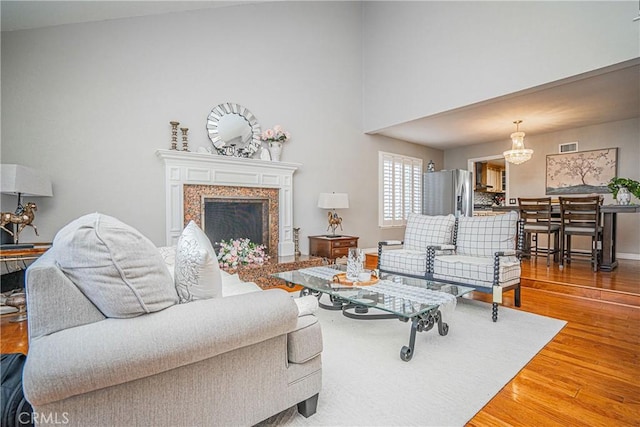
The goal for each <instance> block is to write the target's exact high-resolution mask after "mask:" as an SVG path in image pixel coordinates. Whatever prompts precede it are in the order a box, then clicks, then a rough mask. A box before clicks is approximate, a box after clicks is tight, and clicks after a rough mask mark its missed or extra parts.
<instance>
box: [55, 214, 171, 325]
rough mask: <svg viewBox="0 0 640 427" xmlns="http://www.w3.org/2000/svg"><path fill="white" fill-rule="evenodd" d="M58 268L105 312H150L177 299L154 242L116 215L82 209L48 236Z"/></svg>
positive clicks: (117, 314)
mask: <svg viewBox="0 0 640 427" xmlns="http://www.w3.org/2000/svg"><path fill="white" fill-rule="evenodd" d="M53 250H54V253H55V256H56V260H57V263H58V265H59V267H60V269H61V270H62V271H63V273H64V274H65V275H66V276H67V277H68V278H69V279H70V280H71V281H72V282H73V283H74V284H75V285H76V286H77V287H78V288H79V289H80V290H81V291H82V293H83V294H84V295H85V296H86V297H87V298H88V299H89V300H90V301H91V302H92V303H93V304H94V305H95V306H96V307H97V308H98V309H99V310H100V311H101V312H102V313H103V314H104V315H105V316H107V317H115V318H128V317H135V316H139V315H141V314H145V313H152V312H154V311H159V310H162V309H165V308H167V307H170V306H172V305H174V304H177V302H178V295H177V294H176V290H175V287H174V285H173V280H172V277H171V275H170V274H169V271H168V270H167V268H166V267H165V264H164V261H163V260H162V257H161V256H160V253H159V252H158V249H157V248H156V247H155V245H154V244H153V243H152V242H151V241H150V240H149V239H147V238H146V237H145V236H143V235H142V234H140V232H138V231H137V230H136V229H134V228H133V227H130V226H128V225H126V224H124V223H122V222H120V221H119V220H117V219H116V218H113V217H110V216H107V215H102V214H99V213H95V214H89V215H85V216H83V217H80V218H78V219H76V220H75V221H72V222H71V223H70V224H68V225H66V226H65V227H63V228H62V229H61V230H60V231H59V232H58V233H57V234H56V236H55V238H54V240H53Z"/></svg>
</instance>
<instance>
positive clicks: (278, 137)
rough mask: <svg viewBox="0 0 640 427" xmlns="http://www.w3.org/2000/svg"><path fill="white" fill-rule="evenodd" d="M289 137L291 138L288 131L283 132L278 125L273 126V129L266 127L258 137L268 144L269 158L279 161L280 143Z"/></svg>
mask: <svg viewBox="0 0 640 427" xmlns="http://www.w3.org/2000/svg"><path fill="white" fill-rule="evenodd" d="M289 138H291V135H290V134H289V132H285V130H284V129H282V126H280V125H276V126H274V127H273V129H266V130H264V131H263V132H262V134H260V139H261V140H263V141H265V142H267V143H268V144H269V153H270V154H271V160H273V161H274V162H279V161H280V154H282V143H283V142H285V141H287V140H288V139H289Z"/></svg>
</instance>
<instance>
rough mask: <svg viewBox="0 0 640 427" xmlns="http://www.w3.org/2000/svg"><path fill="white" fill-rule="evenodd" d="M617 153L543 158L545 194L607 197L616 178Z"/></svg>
mask: <svg viewBox="0 0 640 427" xmlns="http://www.w3.org/2000/svg"><path fill="white" fill-rule="evenodd" d="M617 164H618V149H617V148H604V149H602V150H591V151H579V152H575V153H566V154H549V155H547V182H546V189H547V190H546V194H547V195H554V194H589V193H609V192H610V191H609V189H608V188H607V184H608V183H609V180H611V178H613V177H614V176H616V168H617Z"/></svg>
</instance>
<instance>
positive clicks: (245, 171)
mask: <svg viewBox="0 0 640 427" xmlns="http://www.w3.org/2000/svg"><path fill="white" fill-rule="evenodd" d="M156 155H157V156H158V157H160V158H161V159H162V160H163V161H164V165H165V193H166V234H165V236H166V244H167V245H175V244H176V243H177V242H178V238H179V237H180V234H181V233H182V230H183V228H184V226H185V225H186V223H187V222H188V220H189V219H194V221H195V222H196V223H197V222H198V221H197V219H198V218H197V217H194V214H193V212H192V210H191V208H192V207H193V206H194V205H196V204H197V205H198V207H199V206H200V205H201V199H202V196H210V195H219V196H228V195H233V196H234V197H235V196H239V195H240V196H241V195H242V194H244V195H247V197H254V196H255V195H256V194H258V195H260V196H262V195H265V194H266V195H267V196H266V197H265V198H269V194H271V196H270V197H271V198H270V203H269V204H270V208H269V214H270V216H271V215H272V214H273V215H276V214H277V218H273V219H274V221H271V220H270V225H269V227H270V239H269V240H270V245H269V246H270V254H273V255H275V252H274V250H273V249H272V248H274V247H277V256H279V257H284V256H293V255H294V252H295V247H294V243H293V174H294V172H295V171H296V170H297V169H298V168H299V167H300V166H301V165H300V164H297V163H283V162H271V161H266V160H259V159H246V158H240V157H227V156H220V155H214V154H208V153H191V152H184V151H176V150H157V151H156ZM221 187H230V188H228V189H221ZM185 188H187V190H186V191H185ZM216 189H217V190H216ZM260 189H263V190H260ZM269 189H277V190H278V191H277V195H276V192H274V191H272V190H271V191H269ZM219 190H221V191H219ZM198 192H200V193H198ZM237 193H241V194H237ZM276 198H277V204H276V203H272V202H271V201H273V202H275V201H276V200H275V199H276ZM271 205H273V206H271ZM185 207H186V209H185ZM273 226H275V229H272V227H273ZM272 232H273V233H274V234H275V238H274V236H271V233H272Z"/></svg>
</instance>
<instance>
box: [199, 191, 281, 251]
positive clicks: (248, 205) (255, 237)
mask: <svg viewBox="0 0 640 427" xmlns="http://www.w3.org/2000/svg"><path fill="white" fill-rule="evenodd" d="M202 219H203V224H202V226H203V229H204V232H205V234H206V235H207V237H209V240H211V242H212V244H213V247H214V249H215V250H216V251H217V250H218V249H219V247H220V245H219V244H218V243H219V242H220V241H221V240H226V241H229V240H230V239H245V238H246V239H249V240H250V241H251V242H253V243H256V244H260V245H265V246H266V247H267V252H268V251H269V200H268V199H251V198H242V199H238V198H227V197H214V198H208V197H205V198H204V215H203V218H202Z"/></svg>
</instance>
